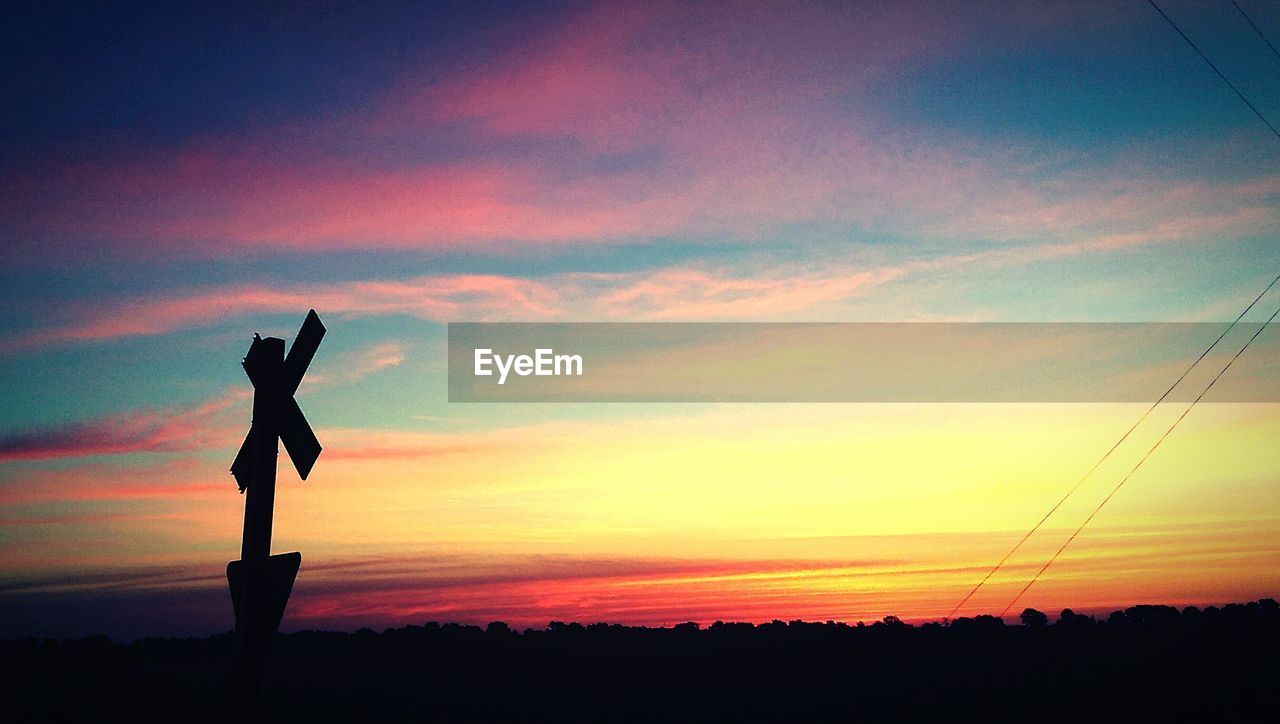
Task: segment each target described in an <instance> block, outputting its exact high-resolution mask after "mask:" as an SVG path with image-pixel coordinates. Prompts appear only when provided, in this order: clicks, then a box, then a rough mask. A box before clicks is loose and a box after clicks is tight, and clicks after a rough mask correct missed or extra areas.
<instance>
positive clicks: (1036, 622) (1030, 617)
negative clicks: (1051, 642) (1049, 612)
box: [1020, 608, 1049, 628]
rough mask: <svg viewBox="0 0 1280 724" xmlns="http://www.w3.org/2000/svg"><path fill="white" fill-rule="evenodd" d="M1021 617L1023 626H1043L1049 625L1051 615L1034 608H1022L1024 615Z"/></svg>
mask: <svg viewBox="0 0 1280 724" xmlns="http://www.w3.org/2000/svg"><path fill="white" fill-rule="evenodd" d="M1020 618H1021V619H1022V625H1023V626H1029V627H1032V628H1043V627H1044V626H1048V625H1049V617H1048V616H1046V615H1044V614H1043V613H1041V612H1039V611H1037V610H1035V609H1034V608H1024V609H1022V616H1021V617H1020Z"/></svg>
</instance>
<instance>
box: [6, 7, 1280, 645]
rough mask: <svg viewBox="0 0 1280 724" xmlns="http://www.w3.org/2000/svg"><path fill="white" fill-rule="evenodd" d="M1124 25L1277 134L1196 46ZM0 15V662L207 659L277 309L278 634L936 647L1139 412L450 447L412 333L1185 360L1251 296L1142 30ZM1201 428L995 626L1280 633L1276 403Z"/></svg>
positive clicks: (1117, 24)
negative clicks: (1143, 621)
mask: <svg viewBox="0 0 1280 724" xmlns="http://www.w3.org/2000/svg"><path fill="white" fill-rule="evenodd" d="M1239 4H1240V6H1241V7H1242V8H1244V9H1245V10H1246V11H1247V12H1248V13H1249V15H1250V17H1251V18H1252V19H1253V20H1254V22H1255V23H1256V24H1257V25H1258V27H1259V28H1260V29H1261V30H1262V32H1263V33H1265V34H1266V35H1267V37H1268V38H1270V39H1271V40H1272V42H1273V43H1274V42H1276V41H1277V40H1280V5H1278V4H1275V3H1268V2H1264V1H1262V0H1239ZM1161 6H1162V7H1164V8H1165V10H1166V11H1167V12H1168V13H1169V15H1170V17H1171V18H1173V19H1174V20H1175V21H1176V22H1177V23H1178V24H1179V25H1180V26H1181V27H1182V28H1183V29H1184V30H1185V31H1186V32H1187V34H1188V36H1189V37H1191V38H1192V39H1193V40H1194V42H1195V43H1196V44H1197V45H1198V46H1199V47H1200V48H1201V49H1202V50H1203V51H1204V52H1205V53H1206V55H1208V56H1209V57H1210V58H1212V59H1213V61H1214V62H1215V63H1216V64H1217V65H1218V67H1219V68H1220V69H1221V70H1222V72H1223V73H1224V74H1225V75H1227V76H1228V77H1229V78H1231V79H1232V82H1234V83H1235V84H1236V85H1237V87H1238V88H1240V90H1241V92H1243V93H1244V94H1245V95H1246V96H1248V97H1249V98H1250V99H1251V100H1252V101H1253V102H1254V104H1255V105H1256V106H1257V107H1258V109H1259V110H1260V111H1261V112H1262V113H1263V114H1266V115H1268V117H1269V118H1271V119H1280V80H1277V79H1280V57H1277V56H1276V55H1274V54H1272V51H1271V50H1269V49H1268V47H1267V45H1266V44H1265V43H1264V42H1263V41H1262V40H1261V39H1259V37H1258V36H1257V35H1256V34H1255V33H1254V31H1253V29H1252V28H1251V27H1250V26H1249V25H1248V23H1247V22H1246V21H1245V19H1244V18H1242V17H1241V15H1240V14H1239V12H1237V10H1236V9H1235V8H1234V7H1232V5H1231V4H1230V3H1228V2H1225V0H1224V1H1223V2H1203V3H1190V2H1185V1H1184V0H1163V1H1162V2H1161ZM0 12H3V15H4V20H3V22H0V78H2V80H0V82H2V83H3V97H4V112H3V113H0V189H2V192H0V288H2V289H3V290H4V293H3V294H2V295H0V383H2V387H3V390H4V393H3V404H0V636H17V635H39V636H65V635H81V634H90V633H99V632H106V633H109V634H111V635H113V636H116V637H125V638H127V637H132V636H140V635H190V634H208V633H214V632H220V631H226V630H229V629H230V628H232V626H233V615H232V609H231V603H230V600H229V596H228V594H227V588H226V581H225V578H224V567H225V565H226V563H227V562H228V561H230V560H232V559H235V558H238V557H239V548H240V529H241V522H242V521H241V516H242V511H243V502H244V499H243V497H241V496H240V495H239V494H238V493H237V488H236V485H235V482H234V481H233V479H232V478H231V476H230V474H229V472H228V467H229V466H230V464H231V460H232V458H233V457H234V455H235V452H236V449H237V448H238V447H239V445H240V442H241V440H242V439H243V437H244V434H245V432H246V431H247V429H248V424H249V418H250V400H251V397H252V389H251V387H250V385H249V383H248V380H247V379H246V378H245V375H244V372H243V370H242V369H241V367H240V361H241V358H242V357H243V355H244V353H245V352H246V350H247V349H248V345H249V342H250V340H251V338H252V335H253V333H255V332H261V333H262V334H263V335H264V336H265V335H275V336H280V337H284V338H286V339H292V337H293V335H294V334H295V333H296V332H297V329H298V326H299V324H300V323H301V322H302V319H303V317H304V315H305V314H306V312H307V310H308V309H310V308H315V309H316V310H317V311H318V312H319V314H320V316H321V317H322V319H323V320H324V322H325V324H326V326H327V327H328V334H327V336H326V337H325V340H324V343H323V344H322V345H321V347H320V350H319V352H318V354H317V356H316V358H315V361H314V362H313V363H312V366H311V370H310V372H309V373H308V375H307V377H306V378H305V379H304V381H303V383H302V387H301V389H300V390H299V395H298V399H299V403H300V405H301V406H302V408H303V410H304V411H305V412H306V414H307V416H308V418H309V420H310V421H311V423H312V425H313V426H314V427H315V428H316V433H317V435H318V437H319V439H320V441H321V443H322V444H323V445H324V446H325V449H324V452H323V454H322V455H321V457H320V459H319V461H318V463H317V464H316V467H315V469H314V471H313V472H312V474H311V476H310V477H309V479H308V480H307V481H306V482H305V483H302V482H300V481H299V480H298V479H297V475H296V473H294V472H293V470H292V469H291V468H289V467H288V466H287V465H282V467H281V473H280V477H279V488H278V492H277V500H276V519H275V538H274V544H273V550H274V551H276V552H284V551H291V550H299V551H301V552H302V555H303V563H302V569H301V572H300V574H299V578H298V582H297V586H296V588H295V590H294V594H293V598H292V599H291V601H290V604H289V609H288V613H287V614H286V617H285V623H284V628H285V629H286V630H298V629H304V628H315V627H323V628H342V629H355V628H358V627H361V626H370V627H374V628H380V627H385V626H393V625H395V626H398V625H403V624H406V623H423V622H425V621H431V620H435V621H442V622H443V621H458V622H464V623H477V624H483V623H486V622H488V621H491V620H498V619H501V620H505V621H507V622H509V623H511V624H512V625H515V626H520V627H524V626H542V625H545V624H546V623H547V622H548V621H551V620H565V621H569V620H573V621H581V622H584V623H586V622H593V621H610V622H621V623H634V624H654V625H658V624H661V625H670V624H674V623H679V622H682V621H687V620H692V621H699V622H703V623H709V622H711V621H714V620H717V619H722V620H746V621H767V620H770V619H774V618H779V619H784V620H788V619H795V618H804V619H816V620H828V619H836V620H847V621H857V620H866V621H871V620H875V619H879V618H882V617H883V616H885V615H887V614H895V615H898V616H901V617H902V618H904V619H908V620H924V619H939V618H941V617H943V616H945V615H946V614H947V613H948V612H949V611H950V610H951V608H952V607H953V606H954V605H955V604H956V603H957V602H958V601H959V600H960V598H961V597H962V596H963V595H964V594H965V593H966V592H967V591H968V590H969V589H970V588H972V586H973V585H974V584H975V583H976V582H977V581H978V580H979V579H981V577H982V575H983V574H984V573H985V572H986V570H987V569H989V568H990V566H991V565H992V564H994V563H995V562H996V561H997V560H999V558H1000V557H1001V556H1002V555H1003V554H1004V553H1005V552H1006V551H1007V550H1008V549H1009V547H1010V546H1012V545H1013V543H1015V542H1016V541H1017V540H1018V538H1020V537H1021V536H1022V534H1023V533H1025V532H1026V531H1027V530H1028V529H1029V528H1030V527H1031V526H1032V525H1033V524H1034V523H1035V522H1036V521H1037V520H1039V519H1040V517H1041V516H1042V515H1043V514H1044V512H1045V511H1046V510H1047V509H1048V508H1049V507H1050V506H1051V505H1052V504H1053V503H1054V502H1055V501H1056V500H1057V499H1058V498H1059V497H1060V496H1061V495H1062V494H1063V493H1064V492H1065V491H1066V490H1067V489H1068V488H1070V487H1071V485H1072V484H1073V483H1075V481H1076V480H1077V479H1079V477H1080V476H1081V475H1082V474H1084V472H1085V471H1086V470H1088V469H1089V467H1090V466H1091V465H1092V464H1093V463H1094V462H1095V461H1096V460H1097V459H1098V458H1099V457H1100V456H1101V455H1102V453H1104V452H1105V451H1106V450H1107V448H1108V447H1110V446H1111V444H1112V443H1113V442H1114V441H1115V440H1116V439H1117V438H1118V437H1119V436H1120V435H1121V434H1122V433H1123V432H1124V431H1125V430H1126V429H1127V428H1128V427H1129V425H1130V424H1132V423H1133V421H1134V420H1135V419H1137V417H1138V416H1139V415H1141V414H1142V412H1143V411H1144V410H1145V409H1146V406H1145V405H1142V404H1070V405H1068V404H1052V405H1050V404H965V405H956V404H933V405H923V404H875V405H871V404H724V405H711V404H649V405H640V404H459V403H452V404H451V403H448V402H447V401H446V393H447V388H446V383H445V373H446V362H447V355H446V349H445V323H446V322H482V321H538V322H547V321H556V322H564V321H646V322H655V321H663V322H692V321H1037V322H1055V321H1123V322H1165V321H1181V322H1222V323H1224V324H1223V326H1225V323H1226V322H1230V321H1231V320H1232V319H1233V318H1234V317H1235V316H1236V314H1238V313H1239V311H1240V310H1241V309H1243V308H1244V306H1245V305H1246V304H1248V302H1249V301H1250V300H1251V299H1253V298H1254V296H1255V295H1256V294H1257V293H1258V292H1260V291H1261V290H1262V289H1263V288H1264V287H1265V286H1266V285H1267V283H1268V282H1269V281H1270V280H1271V279H1273V278H1274V277H1275V275H1276V274H1277V273H1280V254H1277V248H1278V247H1277V243H1278V242H1277V233H1278V232H1280V139H1277V138H1276V137H1275V136H1274V135H1272V134H1271V133H1270V132H1269V131H1268V129H1267V127H1266V126H1265V125H1263V124H1262V123H1261V122H1260V121H1259V120H1258V118H1257V117H1256V116H1254V115H1253V114H1252V113H1251V112H1250V111H1249V109H1248V108H1247V107H1246V106H1245V105H1244V104H1243V103H1241V102H1240V100H1239V99H1238V98H1237V97H1236V96H1235V95H1234V94H1233V93H1232V92H1231V90H1230V89H1229V88H1228V87H1227V86H1226V85H1225V84H1224V83H1223V82H1222V81H1221V79H1219V78H1218V77H1217V76H1216V75H1215V74H1214V73H1213V72H1212V70H1210V69H1209V67H1207V66H1206V65H1205V63H1204V62H1203V61H1202V60H1201V59H1200V58H1199V57H1197V56H1196V55H1195V53H1194V51H1192V49H1191V48H1190V47H1188V46H1187V44H1186V43H1185V42H1184V41H1183V40H1182V39H1181V38H1179V37H1178V35H1177V34H1176V33H1175V32H1174V30H1173V29H1172V28H1170V27H1169V25H1168V24H1166V23H1165V21H1164V20H1163V19H1162V18H1161V17H1160V16H1159V14H1157V13H1156V11H1155V10H1154V9H1152V7H1151V6H1150V5H1148V4H1147V3H1146V2H1142V1H1139V0H1126V1H1120V2H1105V3H1096V4H1094V3H1025V2H1024V3H1017V4H999V3H946V4H932V3H892V4H890V3H865V4H864V3H835V2H830V3H828V2H823V3H798V2H797V3H792V2H787V3H758V4H756V3H747V2H734V3H728V2H725V3H696V4H684V3H662V2H656V3H655V2H645V3H609V4H587V3H543V4H536V5H535V4H529V5H524V6H520V7H515V8H513V7H511V6H509V5H508V4H505V3H501V4H488V3H472V2H460V3H439V4H435V5H434V6H432V7H430V8H428V7H425V6H423V5H420V4H413V3H409V4H403V5H401V4H382V3H377V4H372V3H371V4H364V3H362V4H359V5H354V4H353V5H352V6H351V7H342V6H338V5H337V4H330V3H287V4H282V5H276V4H271V5H270V7H265V6H263V7H260V6H258V5H257V4H251V3H246V4H244V5H242V6H234V7H233V8H232V9H229V8H225V7H216V6H215V5H213V4H210V5H209V6H208V7H204V8H201V7H197V8H194V9H184V10H177V9H174V8H166V7H164V6H161V5H157V6H149V5H145V4H140V5H133V4H103V5H90V4H84V5H83V6H82V5H80V4H72V3H68V4H64V5H61V6H59V7H47V6H44V5H35V4H31V5H10V6H7V7H6V8H5V9H4V10H3V11H0ZM1278 305H1280V292H1277V291H1273V292H1272V294H1271V295H1269V296H1267V297H1266V298H1264V299H1263V300H1262V301H1261V302H1259V305H1258V308H1257V309H1256V310H1254V312H1253V313H1251V314H1250V315H1249V316H1248V317H1247V318H1246V319H1248V320H1252V321H1259V322H1260V321H1263V320H1265V319H1266V318H1267V316H1268V315H1269V314H1270V313H1271V312H1272V311H1274V310H1275V308H1276V307H1277V306H1278ZM1209 341H1212V339H1211V338H1210V339H1208V340H1206V343H1207V342H1209ZM1231 341H1233V343H1235V344H1236V345H1237V347H1238V344H1239V343H1240V342H1242V341H1243V340H1236V339H1235V338H1231ZM1190 361H1191V360H1190V359H1188V360H1187V362H1188V363H1189V362H1190ZM1173 376H1176V373H1175V374H1174V375H1173ZM1170 381H1172V379H1171V380H1170ZM1206 402H1207V403H1209V404H1204V405H1202V406H1200V407H1197V408H1196V409H1195V410H1194V411H1193V412H1192V413H1191V415H1189V416H1188V417H1187V419H1186V421H1185V423H1183V424H1182V426H1181V427H1179V428H1178V429H1177V431H1176V432H1175V433H1174V435H1173V436H1171V437H1170V439H1169V441H1168V442H1167V443H1166V444H1165V446H1164V447H1162V448H1160V450H1159V451H1158V452H1157V454H1156V455H1155V456H1153V457H1152V459H1151V460H1150V462H1149V463H1147V464H1146V465H1145V466H1144V467H1143V468H1142V469H1141V471H1140V472H1139V473H1138V474H1137V475H1135V476H1134V478H1133V479H1132V480H1131V481H1130V482H1129V483H1128V484H1127V485H1126V487H1125V488H1124V489H1123V490H1122V491H1121V492H1120V493H1119V494H1118V495H1117V496H1116V497H1115V498H1114V500H1112V501H1111V502H1110V503H1109V504H1108V506H1107V507H1106V508H1105V509H1104V511H1103V512H1102V513H1100V514H1099V516H1098V517H1097V518H1096V519H1095V520H1094V521H1093V523H1091V525H1090V526H1089V528H1087V529H1086V530H1085V532H1084V533H1083V534H1081V537H1080V538H1079V539H1078V540H1077V541H1076V542H1075V543H1074V544H1073V546H1072V547H1071V548H1070V549H1068V551H1067V553H1066V554H1065V555H1064V556H1063V558H1062V559H1061V560H1060V561H1059V562H1058V563H1057V564H1056V565H1055V566H1054V567H1053V568H1051V569H1050V570H1049V572H1048V573H1046V575H1045V577H1044V579H1042V580H1041V581H1040V583H1038V584H1037V585H1036V586H1035V587H1034V588H1032V589H1031V591H1030V592H1029V593H1028V594H1027V595H1026V597H1025V598H1024V599H1023V601H1022V602H1021V604H1020V605H1019V607H1018V610H1021V607H1022V605H1024V604H1025V605H1029V606H1034V607H1037V608H1040V609H1043V610H1046V611H1052V612H1056V611H1058V610H1059V609H1061V608H1063V607H1064V606H1070V607H1072V608H1074V609H1076V610H1078V611H1080V610H1083V611H1108V610H1110V609H1112V608H1115V607H1122V606H1125V605H1131V604H1134V603H1140V602H1141V603H1169V604H1177V605H1186V604H1193V603H1194V604H1207V603H1224V602H1229V601H1242V600H1250V599H1255V598H1258V597H1263V596H1276V595H1277V594H1280V487H1278V484H1280V446H1278V445H1277V444H1276V441H1277V439H1280V405H1277V404H1261V403H1258V404H1224V403H1217V404H1214V403H1213V399H1212V397H1209V398H1206ZM1182 409H1183V406H1182V405H1172V406H1170V407H1169V408H1168V409H1162V410H1159V411H1157V413H1155V414H1154V415H1153V416H1152V418H1151V419H1150V420H1149V421H1148V424H1146V425H1144V426H1143V427H1142V428H1140V429H1139V431H1138V432H1137V433H1135V435H1134V438H1133V439H1131V440H1130V441H1129V442H1128V443H1126V445H1125V447H1122V448H1121V449H1120V450H1119V451H1117V453H1116V454H1115V456H1114V457H1113V458H1112V459H1111V460H1109V461H1108V462H1107V464H1106V465H1104V466H1103V467H1102V468H1101V469H1100V470H1099V471H1098V472H1097V473H1096V474H1095V475H1094V476H1093V477H1092V478H1091V479H1090V481H1089V482H1088V483H1086V484H1085V485H1084V486H1083V487H1082V488H1081V489H1080V492H1079V494H1078V496H1077V497H1075V498H1073V499H1072V501H1071V502H1070V503H1069V504H1068V505H1065V506H1064V507H1063V508H1062V510H1060V511H1059V512H1058V514H1056V515H1055V516H1054V517H1053V518H1051V519H1050V521H1049V522H1048V523H1047V524H1046V527H1045V529H1044V530H1042V531H1041V532H1040V533H1039V534H1037V536H1035V537H1034V538H1032V539H1031V541H1030V542H1029V543H1028V545H1027V546H1026V547H1025V548H1024V549H1023V550H1022V551H1021V552H1020V553H1019V554H1018V555H1017V556H1016V557H1015V558H1013V559H1012V560H1011V561H1010V564H1009V565H1008V566H1007V568H1006V569H1005V570H1003V571H1002V572H1001V573H1000V574H998V575H997V576H996V577H995V578H993V579H992V581H991V583H990V585H989V586H987V587H986V588H984V589H983V590H982V591H981V592H979V594H978V595H976V596H975V597H974V598H973V600H972V601H971V602H970V603H969V605H967V606H966V607H965V608H964V609H963V610H962V612H961V613H962V614H966V615H973V614H977V613H998V612H999V611H1000V610H1001V609H1003V608H1004V606H1005V605H1006V604H1007V603H1008V602H1009V600H1010V598H1011V597H1012V596H1013V595H1014V593H1016V592H1017V590H1018V589H1020V588H1021V587H1022V585H1023V584H1024V583H1025V582H1026V580H1027V578H1028V577H1029V576H1030V575H1031V574H1032V573H1034V571H1035V570H1036V569H1038V568H1039V567H1040V566H1041V565H1042V564H1043V562H1044V560H1045V559H1046V558H1047V556H1049V555H1051V554H1052V552H1053V550H1054V549H1056V548H1057V547H1058V546H1059V545H1060V544H1061V543H1062V541H1063V540H1064V539H1065V538H1066V536H1068V535H1070V533H1071V531H1072V530H1074V529H1075V527H1076V526H1077V525H1079V524H1080V522H1081V521H1082V520H1084V518H1085V516H1087V515H1088V514H1089V511H1090V510H1092V509H1093V507H1094V506H1095V505H1097V503H1098V501H1099V500H1101V499H1102V497H1103V496H1104V495H1105V494H1106V493H1107V491H1109V490H1110V489H1111V488H1112V487H1113V486H1114V485H1115V483H1116V482H1117V481H1118V480H1119V478H1120V477H1122V476H1123V475H1124V473H1125V472H1127V471H1128V470H1129V468H1130V467H1132V465H1133V464H1134V462H1136V461H1137V459H1138V458H1139V457H1141V454H1142V453H1143V452H1145V451H1146V449H1147V448H1148V447H1149V446H1150V445H1151V443H1152V442H1154V440H1155V439H1156V438H1157V437H1158V436H1159V434H1160V433H1161V432H1163V430H1164V429H1166V428H1167V427H1168V425H1169V424H1170V423H1171V422H1172V421H1173V420H1174V419H1175V418H1176V417H1177V415H1178V414H1179V413H1180V412H1181V411H1182ZM283 459H284V458H283V457H282V460H283Z"/></svg>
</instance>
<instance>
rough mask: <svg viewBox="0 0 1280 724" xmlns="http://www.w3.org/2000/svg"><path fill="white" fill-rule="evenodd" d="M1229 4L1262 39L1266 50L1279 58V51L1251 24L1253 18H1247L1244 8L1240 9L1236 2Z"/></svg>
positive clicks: (1260, 29)
mask: <svg viewBox="0 0 1280 724" xmlns="http://www.w3.org/2000/svg"><path fill="white" fill-rule="evenodd" d="M1231 4H1232V5H1235V6H1236V10H1239V11H1240V15H1241V17H1243V18H1244V21H1245V22H1246V23H1249V27H1251V28H1253V32H1255V33H1257V34H1258V37H1259V38H1262V42H1264V43H1266V44H1267V47H1268V48H1271V54H1272V55H1274V56H1276V57H1277V58H1280V50H1276V46H1274V45H1272V44H1271V41H1270V40H1267V36H1265V35H1263V34H1262V28H1259V27H1258V26H1257V24H1256V23H1254V22H1253V18H1251V17H1249V15H1248V13H1246V12H1245V11H1244V8H1242V7H1240V5H1239V3H1237V2H1236V0H1231Z"/></svg>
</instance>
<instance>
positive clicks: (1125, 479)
mask: <svg viewBox="0 0 1280 724" xmlns="http://www.w3.org/2000/svg"><path fill="white" fill-rule="evenodd" d="M1277 316H1280V307H1277V308H1276V311H1274V312H1272V313H1271V317H1270V318H1268V319H1267V321H1266V322H1264V323H1263V324H1262V326H1260V327H1258V331H1256V332H1254V333H1253V336H1252V337H1250V338H1249V341H1247V342H1245V343H1244V346H1242V347H1241V348H1240V350H1239V351H1237V352H1236V353H1235V355H1234V356H1233V357H1232V358H1231V359H1230V360H1228V361H1227V364H1225V365H1223V367H1222V369H1221V370H1218V374H1216V375H1214V377H1213V379H1212V380H1209V384H1207V385H1205V388H1204V389H1203V390H1201V391H1200V394H1199V395H1196V399H1194V400H1192V401H1191V404H1190V405H1187V409H1185V410H1183V411H1182V414H1181V415H1179V416H1178V419H1176V420H1174V421H1173V424H1172V425H1170V426H1169V429H1168V430H1165V431H1164V434H1163V435H1161V436H1160V439H1158V440H1156V444H1154V445H1152V446H1151V449H1150V450H1148V451H1147V454H1146V455H1143V456H1142V459H1141V460H1139V461H1138V464H1137V465H1134V466H1133V469H1132V470H1130V471H1129V472H1128V474H1127V475H1125V476H1124V477H1123V478H1121V479H1120V482H1118V483H1116V487H1114V488H1112V490H1111V492H1110V493H1107V497H1105V498H1103V499H1102V502H1101V503H1098V507H1096V508H1094V509H1093V512H1092V513H1089V517H1088V518H1085V519H1084V522H1083V523H1081V524H1080V527H1079V528H1076V530H1075V532H1074V533H1072V534H1071V537H1070V538H1067V540H1066V542H1065V543H1063V544H1062V546H1061V547H1059V548H1058V550H1057V551H1056V552H1055V553H1054V554H1053V557H1052V558H1050V559H1049V560H1048V561H1047V562H1045V564H1044V565H1043V566H1041V567H1040V570H1039V571H1037V572H1036V574H1035V575H1034V576H1032V577H1031V580H1030V581H1027V585H1025V586H1023V587H1022V590H1021V591H1019V592H1018V595H1016V596H1014V597H1013V600H1012V601H1010V602H1009V605H1008V606H1005V607H1004V610H1003V611H1001V612H1000V616H1001V617H1003V616H1004V615H1005V614H1007V613H1009V609H1011V608H1013V607H1014V605H1015V604H1017V603H1018V600H1019V599H1020V598H1022V596H1023V594H1025V593H1026V592H1027V591H1028V590H1030V589H1031V586H1033V585H1035V582H1036V581H1038V580H1040V576H1042V575H1043V574H1044V572H1045V571H1047V570H1049V566H1051V565H1053V563H1054V561H1056V560H1058V556H1061V555H1062V552H1063V551H1065V550H1066V549H1067V546H1069V545H1071V542H1072V541H1074V540H1075V539H1076V536H1078V535H1080V531H1082V530H1084V529H1085V526H1087V525H1089V522H1090V521H1092V520H1093V518H1094V516H1096V515H1097V514H1098V511H1100V510H1102V508H1103V506H1105V505H1106V504H1107V502H1108V501H1110V500H1111V498H1112V497H1113V496H1115V494H1116V493H1118V492H1120V488H1122V487H1124V484H1125V483H1126V482H1128V481H1129V478H1131V477H1133V474H1134V473H1136V472H1138V468H1140V467H1142V464H1143V463H1145V462H1146V461H1147V459H1148V458H1150V457H1151V455H1152V453H1154V452H1155V451H1156V448H1158V447H1160V444H1161V443H1163V442H1164V441H1165V439H1166V438H1168V437H1169V435H1170V434H1171V433H1172V432H1173V430H1174V428H1176V427H1177V426H1178V423H1180V422H1182V421H1183V419H1185V418H1186V416H1187V414H1188V413H1190V412H1191V409H1192V408H1193V407H1195V406H1196V403H1198V402H1200V400H1201V399H1203V398H1204V396H1205V395H1206V394H1207V393H1208V392H1209V390H1210V389H1212V388H1213V386H1214V384H1215V383H1217V381H1218V380H1219V379H1221V378H1222V375H1224V374H1226V372H1227V370H1228V369H1230V368H1231V365H1233V364H1235V361H1236V360H1237V359H1240V355H1242V354H1244V351H1245V350H1246V349H1248V348H1249V345H1251V344H1253V340H1255V339H1257V338H1258V335H1260V334H1262V330H1264V329H1266V328H1267V325H1269V324H1271V323H1272V322H1273V321H1275V318H1276V317H1277Z"/></svg>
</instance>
